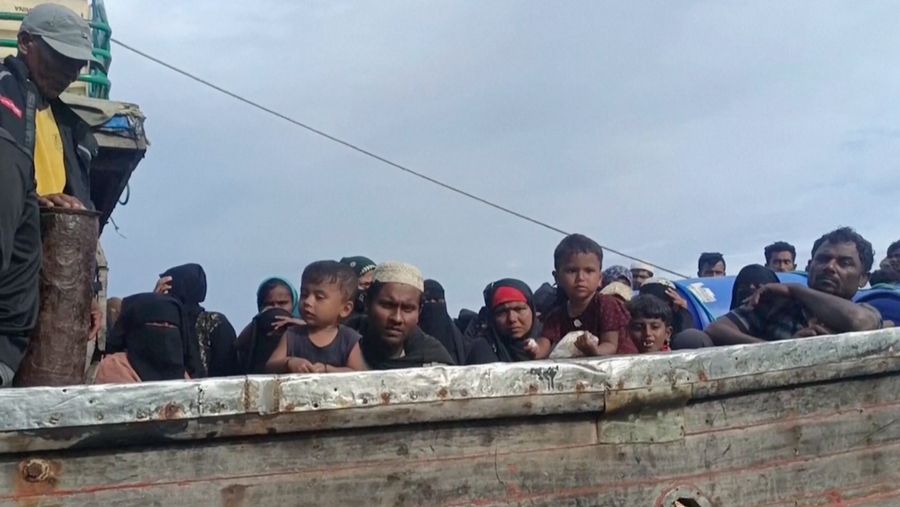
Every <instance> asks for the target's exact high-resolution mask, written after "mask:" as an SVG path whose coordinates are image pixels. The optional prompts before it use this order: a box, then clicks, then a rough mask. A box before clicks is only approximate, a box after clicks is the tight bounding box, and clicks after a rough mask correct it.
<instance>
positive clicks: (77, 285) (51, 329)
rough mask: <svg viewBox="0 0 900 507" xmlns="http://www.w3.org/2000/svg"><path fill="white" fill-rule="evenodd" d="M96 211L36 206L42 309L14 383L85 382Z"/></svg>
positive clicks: (94, 264) (95, 235) (54, 384)
mask: <svg viewBox="0 0 900 507" xmlns="http://www.w3.org/2000/svg"><path fill="white" fill-rule="evenodd" d="M98 217H99V214H98V213H96V212H93V211H84V210H71V209H64V208H44V209H42V210H41V238H42V240H43V260H42V261H41V285H40V287H41V288H40V294H41V295H40V301H41V309H40V315H39V317H38V324H37V327H35V329H34V332H33V333H32V335H31V340H30V341H29V343H28V350H27V352H26V353H25V358H24V359H23V360H22V365H21V366H20V368H19V371H18V374H17V375H16V380H15V384H16V385H17V386H21V387H31V386H64V385H74V384H82V383H84V358H85V355H86V354H87V345H88V344H87V340H88V333H89V331H90V326H91V317H90V314H91V301H92V299H93V292H94V291H93V282H94V279H95V277H96V269H97V260H96V254H97V240H98V233H99V228H98Z"/></svg>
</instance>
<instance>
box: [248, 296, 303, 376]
mask: <svg viewBox="0 0 900 507" xmlns="http://www.w3.org/2000/svg"><path fill="white" fill-rule="evenodd" d="M285 317H287V318H290V317H291V312H289V311H287V310H285V309H283V308H268V309H266V310H264V311H262V312H260V313H259V314H258V315H257V316H256V317H254V318H253V322H252V323H251V324H250V331H249V332H248V333H241V338H239V339H238V342H237V345H236V349H237V365H238V369H237V371H235V373H237V374H240V375H255V374H263V373H266V361H268V360H269V358H270V357H272V353H273V352H275V349H276V348H278V343H279V342H280V341H281V336H282V335H284V332H285V331H287V329H288V328H287V326H281V327H279V328H277V329H276V328H275V327H274V325H275V324H276V323H277V322H279V321H281V320H282V319H283V318H285Z"/></svg>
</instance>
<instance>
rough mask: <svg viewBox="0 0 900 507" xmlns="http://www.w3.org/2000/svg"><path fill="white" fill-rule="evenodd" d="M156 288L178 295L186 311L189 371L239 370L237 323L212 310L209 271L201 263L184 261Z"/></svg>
mask: <svg viewBox="0 0 900 507" xmlns="http://www.w3.org/2000/svg"><path fill="white" fill-rule="evenodd" d="M159 276H160V279H159V282H158V283H157V285H156V292H161V293H163V294H168V295H170V296H172V297H174V298H175V299H177V300H178V301H179V302H180V303H181V304H182V306H183V308H184V312H185V323H186V324H185V325H186V328H187V329H186V330H187V335H188V338H189V340H190V344H189V345H190V347H191V349H192V356H191V362H190V364H189V365H188V372H189V373H190V374H191V376H192V377H223V376H227V375H233V374H234V372H235V350H234V345H235V341H236V340H237V336H236V333H235V331H234V327H233V326H232V325H231V323H230V322H228V319H227V318H225V316H224V315H222V314H221V313H218V312H208V311H206V310H205V309H204V308H203V307H202V306H200V303H202V302H203V301H204V300H205V299H206V272H205V271H204V270H203V267H202V266H200V265H199V264H183V265H181V266H175V267H174V268H170V269H168V270H166V271H165V272H164V273H162V274H161V275H159Z"/></svg>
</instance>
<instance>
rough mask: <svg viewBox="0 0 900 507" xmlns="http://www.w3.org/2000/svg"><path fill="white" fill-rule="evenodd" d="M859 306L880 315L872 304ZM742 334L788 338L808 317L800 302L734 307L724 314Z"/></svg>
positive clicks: (803, 324)
mask: <svg viewBox="0 0 900 507" xmlns="http://www.w3.org/2000/svg"><path fill="white" fill-rule="evenodd" d="M861 306H863V307H865V308H866V309H868V310H871V311H873V312H875V313H876V314H878V315H879V318H880V316H881V313H880V312H879V311H878V310H876V309H875V307H873V306H872V305H869V304H866V303H862V304H861ZM725 318H727V319H728V320H730V321H731V322H733V323H734V325H736V326H737V328H738V329H739V330H740V331H741V332H742V333H744V334H748V335H750V336H753V337H754V338H759V339H761V340H767V341H779V340H790V339H792V338H794V335H795V334H797V331H800V330H801V329H804V328H807V327H809V326H810V317H809V316H808V315H807V314H806V310H805V309H804V308H803V305H801V304H800V303H797V302H794V301H789V302H786V303H784V304H780V305H778V306H776V307H775V308H771V309H767V310H763V309H759V308H757V309H753V308H750V307H748V306H742V307H740V308H736V309H734V310H733V311H731V312H730V313H727V314H725Z"/></svg>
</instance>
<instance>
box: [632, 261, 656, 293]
mask: <svg viewBox="0 0 900 507" xmlns="http://www.w3.org/2000/svg"><path fill="white" fill-rule="evenodd" d="M650 278H653V266H651V265H649V264H644V263H643V262H635V263H633V264H632V265H631V288H632V289H634V290H639V289H640V288H641V285H644V283H645V282H646V281H647V280H649V279H650Z"/></svg>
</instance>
